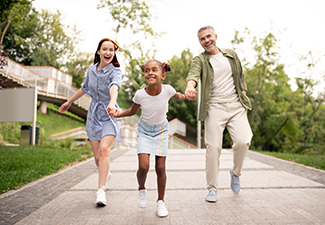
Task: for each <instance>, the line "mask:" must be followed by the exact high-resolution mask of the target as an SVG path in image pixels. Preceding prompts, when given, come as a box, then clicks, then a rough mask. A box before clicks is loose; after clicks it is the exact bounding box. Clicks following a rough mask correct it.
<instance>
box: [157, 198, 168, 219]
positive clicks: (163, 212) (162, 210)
mask: <svg viewBox="0 0 325 225" xmlns="http://www.w3.org/2000/svg"><path fill="white" fill-rule="evenodd" d="M157 216H158V217H166V216H168V211H167V209H166V206H165V203H164V202H163V201H162V200H159V201H158V202H157Z"/></svg>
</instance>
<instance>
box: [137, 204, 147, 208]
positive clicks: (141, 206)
mask: <svg viewBox="0 0 325 225" xmlns="http://www.w3.org/2000/svg"><path fill="white" fill-rule="evenodd" d="M138 206H139V207H140V208H146V206H147V205H140V204H139V203H138Z"/></svg>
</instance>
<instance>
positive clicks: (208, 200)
mask: <svg viewBox="0 0 325 225" xmlns="http://www.w3.org/2000/svg"><path fill="white" fill-rule="evenodd" d="M205 201H207V202H213V203H214V202H217V200H210V199H205Z"/></svg>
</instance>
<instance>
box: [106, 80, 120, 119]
mask: <svg viewBox="0 0 325 225" xmlns="http://www.w3.org/2000/svg"><path fill="white" fill-rule="evenodd" d="M117 93H118V86H117V85H115V84H113V85H112V86H111V87H110V89H109V94H110V96H111V100H110V102H109V103H108V106H107V108H106V110H107V111H108V112H109V113H110V112H115V110H116V108H115V103H116V100H117Z"/></svg>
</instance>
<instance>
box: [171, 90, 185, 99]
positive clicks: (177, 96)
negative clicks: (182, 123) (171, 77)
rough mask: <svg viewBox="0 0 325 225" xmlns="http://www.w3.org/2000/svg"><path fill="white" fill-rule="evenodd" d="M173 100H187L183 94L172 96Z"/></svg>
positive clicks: (177, 93)
mask: <svg viewBox="0 0 325 225" xmlns="http://www.w3.org/2000/svg"><path fill="white" fill-rule="evenodd" d="M172 98H173V99H175V100H176V101H180V100H185V99H186V97H185V95H183V94H182V93H179V92H176V94H175V95H174V96H172Z"/></svg>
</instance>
